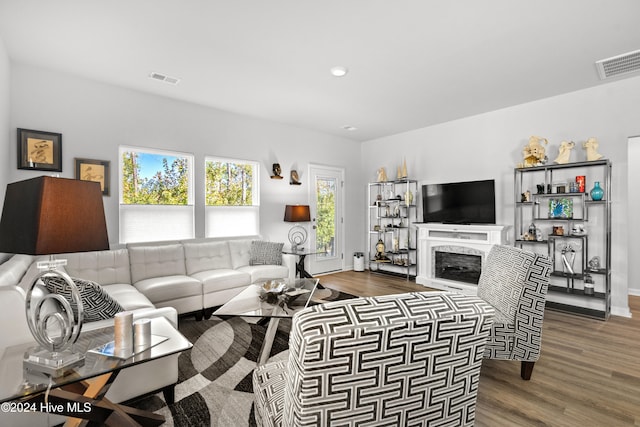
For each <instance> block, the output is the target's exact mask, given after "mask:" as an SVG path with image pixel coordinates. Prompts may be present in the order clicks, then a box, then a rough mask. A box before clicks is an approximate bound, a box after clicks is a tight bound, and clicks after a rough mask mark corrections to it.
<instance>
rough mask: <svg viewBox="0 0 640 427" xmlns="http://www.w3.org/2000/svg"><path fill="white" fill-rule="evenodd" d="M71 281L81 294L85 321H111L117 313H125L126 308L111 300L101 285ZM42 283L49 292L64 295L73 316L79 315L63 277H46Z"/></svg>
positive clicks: (87, 281)
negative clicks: (69, 304)
mask: <svg viewBox="0 0 640 427" xmlns="http://www.w3.org/2000/svg"><path fill="white" fill-rule="evenodd" d="M71 280H73V283H75V284H76V287H77V288H78V292H80V298H81V299H82V307H83V312H84V316H83V317H84V321H86V322H95V321H98V320H104V319H111V318H112V317H113V316H115V315H116V313H120V312H121V311H124V308H122V306H121V305H120V304H119V303H118V302H117V301H116V300H114V299H113V298H111V296H109V294H108V293H107V292H106V291H105V290H104V289H102V286H100V285H99V284H97V283H95V282H92V281H90V280H84V279H77V278H75V277H72V278H71ZM42 281H43V282H44V284H45V286H46V288H47V290H48V291H49V292H51V293H56V294H59V295H62V296H63V297H64V298H65V299H66V300H67V301H69V302H70V303H71V309H72V310H73V314H74V315H76V316H77V315H78V308H77V305H76V304H75V303H74V302H73V297H72V296H71V288H70V287H69V285H68V284H67V282H66V281H65V280H64V279H63V278H62V277H60V276H44V277H43V278H42Z"/></svg>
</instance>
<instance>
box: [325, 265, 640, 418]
mask: <svg viewBox="0 0 640 427" xmlns="http://www.w3.org/2000/svg"><path fill="white" fill-rule="evenodd" d="M320 281H321V283H322V284H323V285H324V286H326V287H329V288H333V289H336V290H340V291H344V292H348V293H351V294H354V295H359V296H375V295H387V294H395V293H402V292H411V291H415V290H418V291H421V290H425V289H426V288H424V287H422V286H421V285H418V284H416V283H415V282H412V281H408V280H406V279H404V278H397V277H393V276H389V275H383V274H380V273H369V272H353V271H348V272H341V273H335V274H329V275H324V276H321V277H320ZM629 303H630V306H631V312H632V314H633V317H632V318H630V319H628V318H622V317H616V316H611V318H610V319H609V320H607V321H606V322H605V321H601V320H595V319H589V318H585V317H579V316H576V315H572V314H565V313H560V312H557V311H552V310H547V311H546V313H545V319H544V325H543V333H542V353H541V356H540V359H539V360H538V362H536V365H535V368H534V370H533V374H532V376H531V380H530V381H524V380H522V379H521V378H520V362H515V361H505V360H484V361H483V363H482V371H481V376H480V385H479V388H478V402H477V407H476V424H475V425H476V426H478V427H484V426H490V427H501V426H505V427H507V426H508V427H513V426H519V427H524V426H554V427H556V426H559V427H562V426H580V427H591V426H594V427H600V426H602V427H618V426H640V297H629Z"/></svg>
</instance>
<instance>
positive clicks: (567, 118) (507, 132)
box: [361, 77, 640, 315]
mask: <svg viewBox="0 0 640 427" xmlns="http://www.w3.org/2000/svg"><path fill="white" fill-rule="evenodd" d="M638 134H640V77H635V78H630V79H625V80H620V81H616V82H613V83H609V84H606V85H601V86H597V87H594V88H590V89H586V90H581V91H578V92H573V93H569V94H566V95H561V96H556V97H553V98H548V99H543V100H539V101H535V102H531V103H527V104H523V105H518V106H515V107H511V108H507V109H503V110H498V111H494V112H491V113H487V114H482V115H478V116H473V117H468V118H465V119H461V120H456V121H452V122H448V123H444V124H441V125H436V126H431V127H427V128H422V129H417V130H414V131H411V132H406V133H402V134H398V135H394V136H390V137H386V138H380V139H376V140H372V141H368V142H366V143H364V144H363V146H362V165H363V171H364V173H365V176H366V178H365V179H366V180H373V179H374V178H375V175H374V172H375V170H376V169H377V168H378V167H380V166H385V167H386V168H387V171H391V173H394V171H395V168H396V167H397V165H398V164H399V163H400V162H401V161H402V158H403V157H406V159H407V168H408V171H409V175H410V177H412V178H414V179H418V180H420V181H423V182H428V183H437V182H447V181H464V180H476V179H487V178H494V179H495V180H496V192H497V194H496V199H497V200H496V205H497V206H498V210H497V212H496V217H497V218H496V219H497V222H498V223H501V224H510V225H513V208H514V206H513V168H514V167H515V165H516V164H517V163H518V162H520V161H522V148H523V147H524V146H525V144H526V143H527V140H528V138H529V136H531V135H539V136H542V137H545V138H547V139H548V140H549V146H548V147H547V148H548V153H549V158H550V160H553V159H554V158H555V157H556V156H557V154H558V146H559V144H560V142H561V141H563V140H572V141H575V142H576V143H578V142H580V143H581V142H582V141H584V140H586V139H587V138H589V137H592V136H593V137H596V138H597V139H598V140H599V142H600V150H599V151H600V152H601V153H602V154H604V155H605V157H607V158H609V159H611V161H612V163H613V178H612V185H613V190H612V191H613V194H612V200H613V204H612V217H613V219H612V257H613V263H612V272H613V275H612V312H613V313H614V314H619V315H629V309H628V298H627V287H628V286H627V264H628V259H627V258H628V257H627V254H628V252H629V248H628V245H637V244H638V241H637V240H628V239H627V137H628V136H630V135H638ZM580 147H581V146H580ZM580 160H585V153H584V150H583V149H582V148H576V149H575V150H574V153H572V158H571V161H580ZM361 212H363V213H362V215H363V216H364V215H365V214H364V209H363V210H361ZM629 219H631V218H629ZM363 233H364V230H363ZM511 238H513V236H512V237H511ZM631 261H635V260H631Z"/></svg>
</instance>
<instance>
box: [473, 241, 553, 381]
mask: <svg viewBox="0 0 640 427" xmlns="http://www.w3.org/2000/svg"><path fill="white" fill-rule="evenodd" d="M550 273H551V262H550V261H549V258H547V257H546V256H543V255H539V254H536V253H533V252H528V251H524V250H522V249H519V248H515V247H513V246H505V245H495V246H493V247H492V248H491V250H490V251H489V254H488V255H487V259H486V261H485V265H484V266H483V268H482V273H481V275H480V281H479V282H478V296H479V297H480V298H482V299H483V300H484V301H486V302H487V303H488V304H490V305H491V306H492V307H493V308H494V310H495V317H494V320H493V327H492V328H491V333H490V336H489V341H488V342H487V346H486V348H485V353H484V357H485V358H487V359H508V360H518V361H521V367H520V376H521V377H522V379H524V380H529V379H530V378H531V373H532V371H533V366H534V364H535V362H536V360H538V358H539V357H540V347H541V344H542V321H543V319H544V304H545V299H546V295H547V288H548V286H549V275H550Z"/></svg>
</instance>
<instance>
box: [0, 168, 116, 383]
mask: <svg viewBox="0 0 640 427" xmlns="http://www.w3.org/2000/svg"><path fill="white" fill-rule="evenodd" d="M105 249H109V239H108V236H107V225H106V221H105V216H104V206H103V203H102V191H101V189H100V184H99V183H97V182H91V181H79V180H74V179H65V178H53V177H48V176H41V177H38V178H33V179H28V180H25V181H19V182H14V183H12V184H9V185H7V191H6V195H5V199H4V207H3V210H2V219H0V252H6V253H14V254H28V255H49V260H48V261H41V262H38V268H40V270H41V271H40V273H39V274H38V275H37V277H36V278H35V280H34V281H33V283H32V284H31V286H30V287H29V289H28V291H27V296H26V303H25V310H26V315H27V323H28V326H29V330H30V331H31V334H32V335H33V337H34V338H35V340H36V341H37V342H38V344H40V346H39V347H38V348H36V349H32V350H30V351H29V352H28V353H27V354H26V355H25V359H24V366H25V368H27V369H28V370H32V371H37V372H44V373H46V374H48V375H51V376H53V377H59V376H62V375H64V374H65V373H66V372H67V371H68V370H69V369H71V368H72V367H74V366H78V365H81V364H82V363H84V353H82V354H80V353H75V352H74V351H73V350H72V348H71V347H72V345H73V343H75V342H76V340H77V339H78V336H79V334H80V330H81V329H82V317H83V307H82V299H81V298H80V293H79V291H78V288H77V287H76V285H75V283H74V282H73V280H72V279H71V278H70V277H69V276H68V275H67V274H66V273H65V272H64V271H62V270H59V269H58V268H59V267H60V266H63V265H66V260H64V259H55V258H54V255H55V254H61V253H68V252H87V251H97V250H105ZM55 276H58V277H60V278H62V279H63V280H64V281H65V282H66V283H67V285H68V286H69V289H70V293H71V299H72V302H70V301H68V300H67V299H66V298H64V297H63V296H61V295H58V294H54V293H51V294H49V293H45V295H44V296H43V297H42V298H34V289H36V287H37V286H39V285H40V283H41V281H40V279H42V278H45V277H55ZM45 303H46V304H45ZM46 305H49V306H53V307H55V309H54V310H53V311H50V309H44V307H45V306H46ZM73 305H75V306H76V310H75V312H74V310H73V308H74V307H73Z"/></svg>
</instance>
